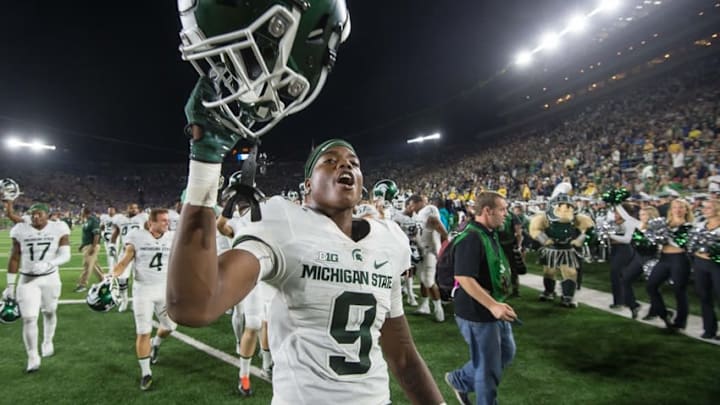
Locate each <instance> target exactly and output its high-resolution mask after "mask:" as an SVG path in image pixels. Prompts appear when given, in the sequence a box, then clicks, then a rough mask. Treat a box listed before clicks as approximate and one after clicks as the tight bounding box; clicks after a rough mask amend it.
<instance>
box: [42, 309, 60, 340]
mask: <svg viewBox="0 0 720 405" xmlns="http://www.w3.org/2000/svg"><path fill="white" fill-rule="evenodd" d="M56 327H57V315H56V314H55V312H43V343H52V341H53V338H54V337H55V328H56Z"/></svg>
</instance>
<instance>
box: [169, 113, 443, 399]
mask: <svg viewBox="0 0 720 405" xmlns="http://www.w3.org/2000/svg"><path fill="white" fill-rule="evenodd" d="M191 122H192V121H191ZM190 130H191V132H192V135H193V142H199V141H200V140H202V141H205V139H202V137H203V135H204V134H203V127H200V126H197V125H191V126H190ZM208 136H210V137H213V136H214V137H215V139H218V138H217V136H218V135H217V134H210V135H208ZM212 142H213V140H212V138H210V140H208V141H207V143H205V145H208V144H209V145H212ZM195 150H197V149H195ZM219 174H220V164H217V163H202V162H199V161H197V160H191V161H190V173H189V176H188V193H187V201H188V203H187V204H186V205H185V206H184V207H183V211H182V220H181V225H180V229H179V231H178V237H177V239H176V241H175V243H176V246H175V249H174V250H173V254H172V255H171V258H170V268H169V270H168V311H169V313H170V316H171V317H172V318H173V319H174V320H176V321H177V322H179V323H181V324H184V325H189V326H202V325H207V324H208V323H210V322H212V321H214V320H215V319H217V318H218V317H219V316H220V315H221V314H223V313H224V311H225V310H226V309H227V308H230V307H231V306H232V305H234V304H235V303H236V302H238V301H240V300H242V299H243V298H244V297H245V296H246V295H247V294H248V292H249V291H250V290H251V289H252V288H253V287H254V286H255V284H256V282H257V281H258V279H260V280H263V281H265V282H267V283H268V284H270V285H273V286H275V287H277V288H278V290H279V292H278V294H277V295H276V296H275V299H273V301H272V304H271V306H270V316H269V325H270V330H269V334H270V349H271V351H272V353H273V359H274V361H275V366H274V368H273V400H272V403H273V404H274V405H280V404H316V403H338V404H357V403H362V404H388V403H389V402H390V390H389V376H388V365H389V366H390V369H391V370H392V371H393V374H394V375H395V377H396V378H397V381H398V383H399V384H400V386H401V387H402V388H403V390H404V391H405V393H406V395H407V396H408V397H409V398H410V401H411V402H412V403H415V404H440V403H443V399H442V396H441V394H440V391H439V390H438V387H437V384H436V383H435V381H433V379H432V375H431V374H430V371H429V370H428V368H427V366H426V365H425V362H424V361H423V360H422V358H421V357H420V355H419V353H418V352H417V349H416V348H415V346H414V344H413V339H412V336H411V335H410V330H409V328H408V324H407V321H406V319H405V316H404V313H403V306H402V296H401V293H400V273H402V272H403V271H405V270H406V269H407V268H408V267H409V266H410V250H409V248H408V240H407V237H406V236H405V234H404V233H403V232H402V230H400V228H399V227H398V226H397V225H396V224H394V223H392V222H389V221H378V220H373V219H369V220H363V219H358V220H353V218H352V210H353V207H354V206H355V205H356V204H357V203H358V202H359V201H360V198H361V192H362V183H363V177H362V173H361V171H360V163H359V160H358V158H357V156H356V154H355V151H354V149H353V147H352V146H351V145H350V144H349V143H347V142H345V141H342V140H338V139H333V140H329V141H326V142H324V143H322V144H321V145H319V146H318V147H317V148H316V149H315V150H314V151H313V152H312V153H311V154H310V156H309V158H308V160H307V163H306V165H305V178H306V180H305V185H306V189H307V192H308V195H307V204H306V206H302V207H301V206H297V205H295V204H292V203H290V202H288V201H285V200H284V199H282V198H281V197H274V198H271V199H270V200H269V201H267V202H266V203H263V204H261V210H262V220H261V221H258V222H253V223H251V224H250V225H248V226H247V227H246V228H245V229H244V230H243V235H241V236H236V239H235V246H234V249H233V250H230V251H228V252H225V253H224V254H223V255H222V256H221V257H220V258H219V260H216V258H215V254H216V249H215V216H214V215H213V211H212V205H214V199H215V196H216V195H217V187H218V186H217V178H218V176H219ZM383 357H384V358H383ZM386 361H387V363H386Z"/></svg>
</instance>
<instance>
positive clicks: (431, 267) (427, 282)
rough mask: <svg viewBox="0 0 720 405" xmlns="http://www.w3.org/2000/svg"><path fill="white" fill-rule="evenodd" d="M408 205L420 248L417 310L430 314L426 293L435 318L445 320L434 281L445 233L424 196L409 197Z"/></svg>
mask: <svg viewBox="0 0 720 405" xmlns="http://www.w3.org/2000/svg"><path fill="white" fill-rule="evenodd" d="M408 209H409V210H410V211H412V212H413V213H415V218H414V219H416V220H417V221H418V222H419V223H420V229H421V230H420V250H421V251H422V261H421V262H420V263H418V264H417V272H418V277H420V283H421V284H422V285H421V287H420V295H421V296H422V298H421V299H420V306H419V307H418V309H417V311H415V312H416V313H418V314H429V313H430V303H429V299H428V295H429V296H430V297H432V299H433V304H434V307H435V308H434V310H433V314H434V316H435V320H436V321H438V322H443V321H444V320H445V311H444V310H443V307H442V301H441V300H440V289H439V288H438V286H437V283H436V282H435V273H436V272H437V255H438V252H439V251H440V246H441V244H442V242H444V241H445V240H446V239H447V237H448V233H447V230H446V229H445V227H444V226H443V224H442V222H441V221H440V210H438V208H437V207H436V206H435V205H433V204H428V203H427V200H426V199H425V197H422V196H420V195H418V194H415V195H412V196H410V198H408Z"/></svg>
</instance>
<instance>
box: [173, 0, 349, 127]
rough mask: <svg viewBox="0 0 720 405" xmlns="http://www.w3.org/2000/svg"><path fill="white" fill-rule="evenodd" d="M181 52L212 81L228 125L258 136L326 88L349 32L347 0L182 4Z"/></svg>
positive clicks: (198, 0)
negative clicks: (337, 56)
mask: <svg viewBox="0 0 720 405" xmlns="http://www.w3.org/2000/svg"><path fill="white" fill-rule="evenodd" d="M178 11H179V13H180V22H181V24H182V31H181V32H180V39H181V41H182V45H181V46H180V52H181V54H182V58H183V59H184V60H186V61H188V62H190V63H191V64H192V65H193V67H194V68H195V70H196V71H197V72H198V73H199V74H200V75H201V76H208V77H209V78H211V79H212V80H213V81H214V84H215V87H216V91H217V93H218V94H219V98H218V99H216V100H204V101H203V105H204V106H205V107H206V108H216V109H219V112H220V113H221V114H218V115H219V118H220V120H221V121H222V123H223V125H224V126H226V127H227V128H228V129H230V130H232V131H234V132H236V133H238V134H240V135H242V136H245V137H248V138H259V137H260V136H261V135H263V134H264V133H266V132H267V131H268V130H269V129H270V128H272V127H273V126H275V125H276V124H277V123H278V122H279V121H280V120H282V119H283V118H284V117H285V116H288V115H290V114H294V113H296V112H298V111H300V110H302V109H304V108H305V107H307V106H308V105H309V104H310V103H311V102H312V101H313V100H314V99H315V98H316V97H317V95H318V94H319V93H320V90H322V88H323V86H324V84H325V80H326V79H327V75H328V73H329V72H330V70H331V68H332V66H333V64H334V63H335V58H336V53H337V49H338V47H339V45H340V43H342V42H343V41H345V40H346V39H347V37H348V36H349V34H350V14H349V13H348V10H347V6H346V4H345V0H274V1H271V0H247V1H221V0H178Z"/></svg>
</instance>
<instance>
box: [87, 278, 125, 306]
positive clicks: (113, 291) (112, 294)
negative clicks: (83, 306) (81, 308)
mask: <svg viewBox="0 0 720 405" xmlns="http://www.w3.org/2000/svg"><path fill="white" fill-rule="evenodd" d="M119 298H120V291H119V289H118V285H117V280H116V279H114V278H106V279H104V280H103V281H101V282H99V283H97V284H93V285H92V287H90V290H88V293H87V297H85V302H87V304H88V306H89V307H90V309H92V310H93V311H97V312H107V311H109V310H111V309H113V308H114V307H115V305H117V303H118V300H119Z"/></svg>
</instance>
